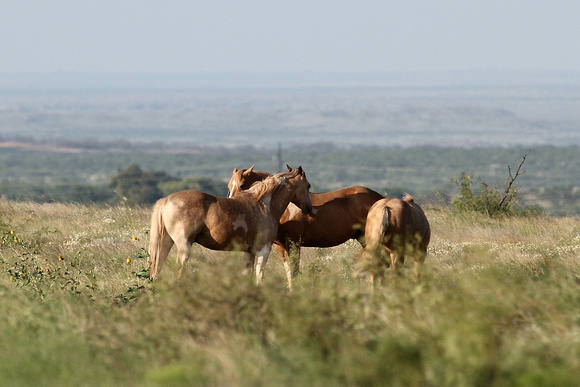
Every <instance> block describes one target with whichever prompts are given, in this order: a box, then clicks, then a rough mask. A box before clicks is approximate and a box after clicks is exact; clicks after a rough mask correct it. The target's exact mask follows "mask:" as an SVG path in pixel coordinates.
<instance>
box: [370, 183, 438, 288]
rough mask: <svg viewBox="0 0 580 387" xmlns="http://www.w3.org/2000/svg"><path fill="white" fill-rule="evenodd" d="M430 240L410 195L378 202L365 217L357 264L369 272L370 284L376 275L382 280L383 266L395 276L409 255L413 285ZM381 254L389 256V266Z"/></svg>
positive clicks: (420, 212)
mask: <svg viewBox="0 0 580 387" xmlns="http://www.w3.org/2000/svg"><path fill="white" fill-rule="evenodd" d="M430 239H431V229H430V227H429V221H428V220H427V217H426V216H425V213H424V212H423V210H422V209H421V207H420V206H419V205H418V204H417V203H415V200H414V199H413V197H412V196H411V195H408V194H405V196H404V197H403V199H402V200H401V199H394V198H393V199H391V198H388V199H387V198H385V199H381V200H379V201H377V202H376V203H375V204H373V206H372V207H371V209H370V210H369V213H368V216H367V223H366V226H365V240H366V246H365V248H364V250H363V253H362V254H361V256H360V258H359V259H360V263H361V264H362V265H365V266H366V267H365V269H368V270H369V271H370V277H371V283H374V277H375V275H376V274H378V275H381V276H382V273H383V272H384V266H387V267H391V269H392V270H394V272H398V270H399V269H400V268H401V267H402V266H403V264H404V263H405V255H407V254H408V255H412V256H413V258H414V262H415V265H414V274H415V282H419V281H420V279H421V267H422V265H423V262H424V261H425V258H426V256H427V246H428V245H429V241H430ZM385 253H388V254H389V255H390V258H391V259H390V264H389V262H388V261H387V260H386V259H385V256H384V255H385Z"/></svg>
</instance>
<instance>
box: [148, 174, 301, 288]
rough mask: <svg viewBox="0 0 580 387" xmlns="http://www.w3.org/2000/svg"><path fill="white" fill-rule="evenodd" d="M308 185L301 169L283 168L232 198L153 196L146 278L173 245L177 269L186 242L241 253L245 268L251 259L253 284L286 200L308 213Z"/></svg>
mask: <svg viewBox="0 0 580 387" xmlns="http://www.w3.org/2000/svg"><path fill="white" fill-rule="evenodd" d="M309 189H310V183H309V182H308V180H307V179H306V174H305V172H304V170H303V169H302V167H298V168H297V169H292V168H290V167H288V172H283V173H279V174H277V175H274V176H271V177H268V178H267V179H265V180H263V181H261V182H260V183H257V184H255V185H253V186H252V187H251V188H250V189H248V190H246V191H244V192H240V193H239V194H238V195H236V197H233V198H223V197H217V196H213V195H210V194H206V193H203V192H200V191H195V190H189V191H180V192H175V193H172V194H171V195H169V196H167V197H165V198H162V199H159V200H158V201H157V203H156V204H155V206H154V209H153V214H152V216H151V232H150V234H151V236H150V242H149V278H150V279H151V280H154V279H155V278H156V277H157V275H158V274H159V272H160V271H161V267H162V266H163V263H164V262H165V260H166V258H167V255H168V254H169V252H170V250H171V248H172V247H173V245H174V244H175V245H177V261H178V262H179V263H180V264H181V269H180V272H181V270H183V265H184V264H185V263H186V262H187V261H188V260H189V256H190V250H191V246H192V245H193V243H198V244H200V245H202V246H204V247H206V248H209V249H211V250H221V251H242V252H244V258H245V264H246V269H249V271H250V272H251V271H253V270H254V263H255V262H257V263H256V268H255V271H256V282H257V283H258V284H259V283H260V281H261V280H262V279H263V276H264V266H265V265H266V262H267V260H268V254H269V253H270V250H271V248H272V243H273V241H274V238H275V236H276V234H277V231H278V228H279V225H280V217H281V216H282V213H283V212H284V211H285V210H286V207H288V204H289V203H290V202H292V203H294V204H295V205H296V206H297V207H298V208H300V210H301V211H302V212H303V213H304V214H308V213H310V212H311V211H312V202H311V200H310V192H309ZM256 258H257V259H256ZM287 271H289V268H287ZM289 286H290V284H289Z"/></svg>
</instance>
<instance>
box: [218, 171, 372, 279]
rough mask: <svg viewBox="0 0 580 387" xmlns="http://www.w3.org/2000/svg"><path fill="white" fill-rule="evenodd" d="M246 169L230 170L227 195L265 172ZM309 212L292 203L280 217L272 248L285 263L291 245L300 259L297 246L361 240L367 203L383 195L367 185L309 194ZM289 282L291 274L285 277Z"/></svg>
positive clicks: (326, 244) (327, 245)
mask: <svg viewBox="0 0 580 387" xmlns="http://www.w3.org/2000/svg"><path fill="white" fill-rule="evenodd" d="M253 169H254V166H252V167H250V168H248V169H240V170H238V169H237V168H236V169H234V172H233V174H232V178H231V179H230V182H229V183H228V188H229V196H230V197H235V195H238V193H237V192H239V191H240V190H243V189H247V188H248V187H250V186H252V184H253V183H255V182H257V181H260V180H262V179H264V178H266V176H269V174H268V173H266V172H262V171H254V170H253ZM310 196H311V198H312V206H313V208H312V213H311V214H310V215H304V214H303V213H300V211H298V209H297V208H296V206H294V205H292V204H290V205H289V206H288V209H287V210H286V211H285V212H284V214H283V215H282V217H281V218H280V228H279V229H278V234H277V235H276V238H275V240H274V250H276V252H277V253H278V255H279V256H280V257H281V258H282V261H283V262H284V265H285V266H286V265H287V264H288V255H289V250H290V247H291V245H294V246H295V247H296V249H297V252H298V258H300V246H304V247H331V246H337V245H339V244H341V243H344V242H346V241H347V240H349V239H351V238H352V239H358V240H359V242H361V243H362V237H364V233H363V231H364V228H365V223H366V219H367V213H368V211H369V209H370V208H371V206H372V205H373V204H374V203H375V202H376V201H377V200H380V199H383V196H382V195H381V194H379V193H377V192H375V191H373V190H371V189H369V188H366V187H361V186H353V187H348V188H342V189H338V190H335V191H330V192H325V193H312V194H311V195H310ZM299 265H300V261H299V260H298V262H296V264H295V267H293V268H292V276H293V275H294V274H296V273H297V272H298V269H299ZM288 280H289V281H291V277H289V278H288Z"/></svg>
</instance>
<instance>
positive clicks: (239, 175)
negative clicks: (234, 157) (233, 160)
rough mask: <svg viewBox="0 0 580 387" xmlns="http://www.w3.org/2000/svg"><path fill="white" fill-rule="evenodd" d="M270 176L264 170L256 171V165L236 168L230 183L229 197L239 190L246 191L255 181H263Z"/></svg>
mask: <svg viewBox="0 0 580 387" xmlns="http://www.w3.org/2000/svg"><path fill="white" fill-rule="evenodd" d="M268 176H270V174H269V173H267V172H263V171H254V165H252V166H251V167H250V168H248V169H238V168H234V171H233V172H232V177H231V179H230V181H229V183H228V198H232V197H234V196H235V195H236V194H237V193H238V192H239V191H245V190H247V189H248V188H250V187H251V186H252V185H253V184H254V183H255V182H257V181H262V180H264V179H265V178H266V177H268Z"/></svg>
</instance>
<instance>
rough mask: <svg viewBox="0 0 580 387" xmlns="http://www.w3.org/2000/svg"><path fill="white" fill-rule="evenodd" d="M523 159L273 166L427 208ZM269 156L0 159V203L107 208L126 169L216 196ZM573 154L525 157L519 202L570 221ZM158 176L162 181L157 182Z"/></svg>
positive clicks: (22, 155)
mask: <svg viewBox="0 0 580 387" xmlns="http://www.w3.org/2000/svg"><path fill="white" fill-rule="evenodd" d="M529 150H530V148H522V147H514V148H475V149H463V148H438V147H413V148H397V147H392V148H383V147H352V148H349V149H343V148H337V147H334V146H333V145H330V144H314V145H307V146H295V147H291V148H287V149H286V148H285V149H283V154H282V161H283V163H288V164H290V165H294V166H297V165H302V166H303V167H304V168H305V170H306V172H307V175H308V178H309V180H310V181H311V183H312V186H313V192H323V191H326V190H331V189H337V188H341V187H344V186H348V185H354V184H360V185H365V186H367V187H370V188H372V189H375V190H377V191H378V192H381V193H383V194H387V195H388V196H391V197H400V196H401V194H402V193H403V192H409V193H411V194H413V196H414V197H417V198H419V199H421V200H422V201H423V202H427V201H432V200H436V198H437V197H438V196H442V197H450V196H452V195H455V194H457V193H458V192H457V188H458V187H457V186H456V185H455V184H453V183H452V181H451V179H454V178H455V179H456V178H457V177H458V176H460V174H461V172H464V171H466V173H467V174H473V176H478V177H480V178H481V180H482V181H484V182H487V184H489V185H490V187H491V186H494V185H495V184H496V182H497V181H498V179H499V178H501V177H503V176H505V175H506V174H507V172H508V171H507V169H506V167H507V166H508V165H515V164H516V163H517V162H518V161H519V160H520V158H521V156H522V155H524V154H526V153H527V152H528V151H529ZM184 152H185V151H184ZM276 152H277V150H267V149H254V148H239V149H234V150H229V149H205V150H197V151H196V153H193V152H192V153H170V152H167V153H159V152H157V153H152V151H151V150H150V149H148V148H144V149H143V151H142V152H139V151H138V149H135V148H134V147H133V148H130V149H129V150H128V151H126V152H119V153H115V152H107V151H106V150H102V149H101V150H96V151H93V150H90V151H89V150H87V151H86V152H84V153H58V152H52V153H51V152H40V151H18V150H15V149H0V195H1V196H2V197H4V198H7V199H11V200H37V201H53V200H56V201H62V202H74V203H91V202H95V203H112V202H113V200H114V199H115V198H119V197H123V196H119V195H117V194H115V192H114V191H113V189H112V188H110V187H107V184H109V183H111V179H114V177H115V176H117V175H119V174H120V172H121V171H125V170H126V169H127V168H129V167H130V166H137V167H138V168H139V169H140V170H141V173H145V174H146V175H153V177H155V176H157V177H155V179H158V181H159V183H158V184H156V185H157V187H153V188H152V189H153V190H161V192H162V194H163V195H166V194H167V193H170V191H172V190H173V189H175V190H179V189H182V188H183V187H191V188H194V189H202V190H205V191H206V192H210V193H214V194H217V195H225V194H226V192H227V188H226V183H227V181H228V180H229V178H230V177H231V172H232V170H233V168H234V167H237V168H248V167H249V166H251V165H252V164H255V165H256V168H257V169H261V170H266V171H268V172H277V169H278V160H277V157H276ZM578 154H580V148H579V147H578V146H570V147H561V148H557V147H553V146H537V147H532V148H531V151H530V153H529V155H528V158H527V160H526V174H524V175H522V176H521V178H518V183H519V186H520V194H521V199H522V200H523V202H524V203H525V204H531V205H537V206H539V207H540V208H542V209H543V210H546V211H548V212H549V213H551V214H554V215H573V214H577V213H578V211H579V210H580V190H579V185H578V182H579V181H580V158H579V157H578ZM159 174H165V177H164V178H163V179H160V178H159ZM125 177H127V176H125ZM165 178H167V179H169V180H165ZM155 179H154V180H153V181H155ZM138 181H139V180H135V181H134V182H138ZM195 187H200V188H195ZM437 193H439V195H438V194H437ZM124 197H127V198H128V196H126V195H124Z"/></svg>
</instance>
